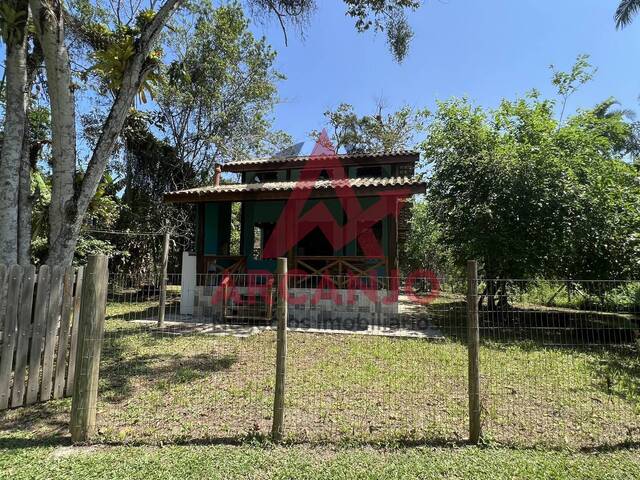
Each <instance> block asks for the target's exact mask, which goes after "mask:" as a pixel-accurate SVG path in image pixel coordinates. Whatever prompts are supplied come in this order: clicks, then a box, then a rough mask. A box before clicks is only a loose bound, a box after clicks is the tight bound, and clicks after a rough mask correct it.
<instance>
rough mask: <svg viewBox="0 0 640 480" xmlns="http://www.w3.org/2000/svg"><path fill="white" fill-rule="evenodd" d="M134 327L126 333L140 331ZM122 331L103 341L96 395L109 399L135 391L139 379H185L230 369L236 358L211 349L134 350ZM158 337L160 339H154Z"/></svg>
mask: <svg viewBox="0 0 640 480" xmlns="http://www.w3.org/2000/svg"><path fill="white" fill-rule="evenodd" d="M141 333H143V332H141V331H140V330H139V329H137V330H136V331H135V332H133V333H130V335H140V334H141ZM126 335H127V334H126V333H124V332H123V331H122V330H120V331H119V332H118V336H117V337H113V338H110V339H109V340H108V341H106V342H105V344H104V347H103V353H102V361H101V365H100V395H101V398H103V399H104V400H107V401H109V402H115V403H117V402H121V401H123V400H126V399H127V398H129V397H131V396H133V395H135V393H136V388H135V384H136V383H138V382H140V381H152V382H156V383H159V382H167V383H169V384H180V383H189V382H191V381H195V380H198V379H201V378H205V377H206V376H208V375H209V374H211V373H213V372H219V371H223V370H228V369H230V368H231V367H232V366H233V364H234V363H236V362H237V357H236V356H235V355H223V356H219V355H216V354H214V353H198V354H196V355H189V352H185V354H184V355H182V354H170V353H154V354H137V353H136V352H135V351H129V350H127V348H126V347H125V346H124V344H125V338H126ZM158 340H159V341H161V339H158Z"/></svg>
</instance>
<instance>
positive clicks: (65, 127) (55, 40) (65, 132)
mask: <svg viewBox="0 0 640 480" xmlns="http://www.w3.org/2000/svg"><path fill="white" fill-rule="evenodd" d="M30 5H31V11H32V13H33V17H34V23H35V26H36V32H37V34H38V36H39V38H40V45H41V46H42V53H43V55H44V61H45V65H46V69H47V86H48V88H49V103H50V108H51V153H52V162H51V163H52V167H53V168H52V177H51V204H50V206H49V262H50V263H52V264H54V265H56V264H69V263H71V260H72V257H71V258H69V256H68V255H66V254H65V252H66V251H67V250H68V249H69V248H71V249H72V250H73V249H75V241H73V242H71V243H70V242H69V238H68V235H64V234H63V231H64V230H66V229H67V225H68V224H70V223H73V222H74V220H75V211H76V208H75V207H76V205H75V200H74V197H75V189H74V178H75V174H76V126H75V121H76V116H75V98H74V94H73V87H72V84H71V66H70V63H69V53H68V51H67V48H66V46H65V44H64V15H63V11H62V10H63V7H62V2H48V1H46V0H31V2H30Z"/></svg>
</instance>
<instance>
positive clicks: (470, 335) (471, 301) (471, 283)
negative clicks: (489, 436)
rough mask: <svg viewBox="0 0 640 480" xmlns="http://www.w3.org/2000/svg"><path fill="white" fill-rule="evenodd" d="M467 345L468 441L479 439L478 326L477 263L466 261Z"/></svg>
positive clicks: (476, 441) (475, 441)
mask: <svg viewBox="0 0 640 480" xmlns="http://www.w3.org/2000/svg"><path fill="white" fill-rule="evenodd" d="M467 345H468V352H469V441H470V442H471V443H478V440H480V433H481V432H480V429H481V427H480V326H479V318H478V263H477V262H476V261H475V260H469V261H468V262H467Z"/></svg>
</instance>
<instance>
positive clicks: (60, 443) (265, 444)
mask: <svg viewBox="0 0 640 480" xmlns="http://www.w3.org/2000/svg"><path fill="white" fill-rule="evenodd" d="M89 444H91V445H99V446H104V447H114V448H117V447H133V448H135V447H142V448H144V447H157V446H158V445H160V444H158V443H154V442H142V441H132V442H112V441H111V442H102V441H100V438H99V437H98V438H96V439H94V441H92V442H90V443H89ZM71 445H73V444H72V442H71V437H70V436H68V435H67V436H62V435H52V436H46V437H37V438H22V437H18V438H16V437H13V438H12V437H2V438H0V449H1V450H20V449H27V448H47V447H66V446H71ZM275 445H276V444H274V443H273V442H272V441H271V439H270V438H269V437H268V436H266V435H246V436H226V437H225V436H218V437H205V438H194V439H183V440H176V441H170V442H163V443H162V446H163V447H171V446H176V447H208V446H231V447H247V446H250V447H254V448H265V449H271V448H273V447H274V446H275ZM278 445H279V446H281V447H284V448H286V447H297V446H307V447H311V448H314V447H316V448H318V447H320V448H321V447H327V448H341V449H360V448H372V449H379V450H385V451H388V450H411V449H418V448H439V449H452V450H455V449H459V448H467V447H468V448H480V449H508V450H513V451H521V452H522V451H538V452H539V451H547V452H576V453H582V454H606V453H615V452H621V451H634V450H640V442H637V441H623V442H617V443H608V444H603V445H595V446H588V447H580V448H570V447H567V446H561V445H537V444H536V445H521V444H517V443H495V442H492V443H482V441H481V442H480V443H479V444H472V443H471V442H469V441H467V440H460V439H449V438H429V439H421V440H416V439H412V438H406V439H405V438H396V439H393V440H390V441H357V440H343V441H297V440H295V439H287V440H285V441H283V442H281V443H279V444H278Z"/></svg>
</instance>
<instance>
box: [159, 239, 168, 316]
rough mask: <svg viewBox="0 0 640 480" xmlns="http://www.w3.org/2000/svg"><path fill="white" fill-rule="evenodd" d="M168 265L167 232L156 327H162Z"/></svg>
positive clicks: (163, 249)
mask: <svg viewBox="0 0 640 480" xmlns="http://www.w3.org/2000/svg"><path fill="white" fill-rule="evenodd" d="M168 265H169V232H164V243H163V247H162V281H161V283H160V312H159V314H158V327H160V328H162V327H164V314H165V310H166V306H167V267H168Z"/></svg>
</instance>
